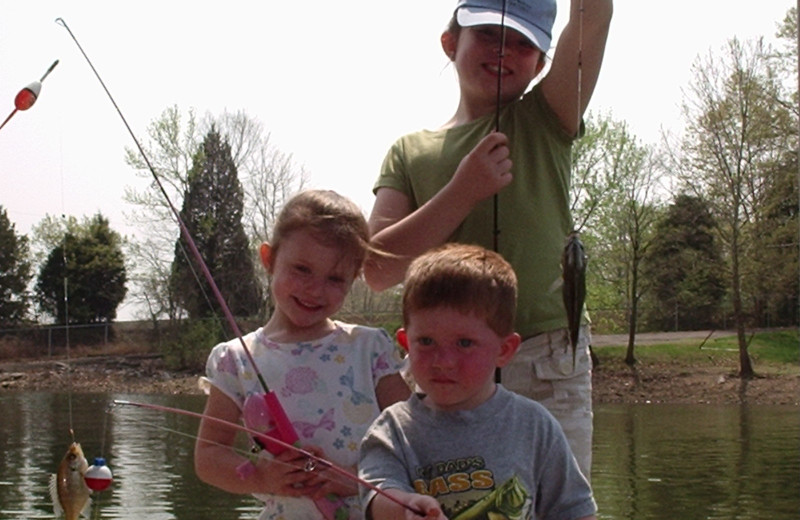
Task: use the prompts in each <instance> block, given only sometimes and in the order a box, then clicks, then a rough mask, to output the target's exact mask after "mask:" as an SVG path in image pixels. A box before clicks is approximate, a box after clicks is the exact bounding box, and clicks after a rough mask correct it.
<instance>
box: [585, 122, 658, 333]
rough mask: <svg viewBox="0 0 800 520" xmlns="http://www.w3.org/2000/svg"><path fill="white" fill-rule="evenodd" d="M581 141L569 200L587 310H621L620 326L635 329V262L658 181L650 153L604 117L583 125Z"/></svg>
mask: <svg viewBox="0 0 800 520" xmlns="http://www.w3.org/2000/svg"><path fill="white" fill-rule="evenodd" d="M586 128H587V130H586V135H587V141H586V142H585V143H582V144H581V145H580V147H579V148H578V149H577V150H576V154H575V164H576V175H575V182H574V184H573V188H572V196H573V197H574V198H576V199H577V200H576V201H574V202H573V205H574V207H575V221H576V223H578V225H583V226H585V228H584V229H582V230H581V231H582V233H583V241H584V244H585V246H586V248H587V251H588V254H587V256H588V257H589V264H588V265H589V267H588V272H587V286H588V287H587V307H588V308H589V309H590V310H591V309H594V308H603V307H620V306H621V307H623V308H625V309H626V316H625V325H626V327H627V329H628V331H630V332H631V334H634V333H635V331H636V328H637V318H638V303H639V301H640V299H641V297H642V294H643V293H644V292H645V291H646V284H644V283H642V280H641V262H642V259H643V257H644V255H645V253H646V251H647V248H648V247H649V244H650V241H651V239H652V229H653V225H654V223H655V220H656V216H657V214H658V193H657V188H658V177H659V172H658V170H657V169H656V168H655V165H654V163H653V158H652V151H651V149H650V148H649V147H647V146H645V145H642V144H641V143H640V142H639V141H638V139H636V137H635V136H633V135H632V134H631V132H630V130H629V129H628V127H627V125H626V124H625V123H624V122H619V121H615V120H613V119H612V118H611V117H610V116H601V117H593V116H591V115H590V117H589V118H588V121H587V123H586Z"/></svg>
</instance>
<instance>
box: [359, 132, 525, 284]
mask: <svg viewBox="0 0 800 520" xmlns="http://www.w3.org/2000/svg"><path fill="white" fill-rule="evenodd" d="M507 145H508V138H507V137H506V136H505V135H504V134H501V133H497V132H495V133H491V134H489V135H487V136H486V137H484V138H483V140H482V141H481V142H480V143H479V144H478V145H477V146H476V147H475V148H474V149H473V150H472V151H471V152H470V153H468V154H467V155H466V156H465V157H464V159H462V160H461V163H459V165H458V168H457V169H456V172H455V174H454V175H453V178H452V179H450V181H449V182H448V183H447V184H446V185H445V187H444V188H442V189H441V190H440V191H439V192H438V193H437V194H436V195H434V196H433V198H432V199H430V200H429V201H427V202H426V203H425V204H423V205H422V206H420V207H419V208H417V209H416V210H415V211H412V210H411V208H412V206H411V201H410V200H409V198H408V196H407V195H406V194H405V193H402V192H400V191H398V190H396V189H392V188H380V189H378V192H377V194H376V198H375V204H374V205H373V207H372V213H371V214H370V217H369V231H370V235H371V236H372V239H371V243H372V245H373V246H374V247H375V248H376V249H377V250H378V251H382V252H385V253H387V254H380V253H378V254H371V255H370V256H369V258H368V259H367V262H366V263H365V265H364V278H365V279H366V281H367V284H368V285H369V286H370V288H372V289H373V290H376V291H382V290H384V289H388V288H389V287H391V286H393V285H395V284H397V283H400V282H402V281H403V276H404V275H405V272H406V269H407V268H408V265H409V264H410V263H411V261H412V260H413V259H414V258H416V257H417V256H419V255H421V254H422V253H424V252H425V251H427V250H428V249H431V248H433V247H436V246H440V245H442V244H444V243H445V242H446V241H447V239H448V238H450V236H451V235H452V234H453V232H454V231H455V230H456V229H457V228H458V226H459V225H460V224H461V222H463V221H464V219H465V218H466V217H467V215H469V213H470V211H472V209H473V208H474V207H475V205H476V204H477V203H478V202H480V201H482V200H484V199H486V198H488V197H490V196H492V195H494V194H495V193H497V192H498V191H500V190H501V189H502V188H504V187H505V186H507V185H508V184H509V183H510V182H511V166H512V164H511V160H510V159H509V158H508V155H509V150H508V146H507Z"/></svg>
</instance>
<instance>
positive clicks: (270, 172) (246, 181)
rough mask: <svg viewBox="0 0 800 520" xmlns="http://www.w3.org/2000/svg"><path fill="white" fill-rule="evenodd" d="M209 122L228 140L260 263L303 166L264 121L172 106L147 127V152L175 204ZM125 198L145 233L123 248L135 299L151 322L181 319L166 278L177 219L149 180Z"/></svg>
mask: <svg viewBox="0 0 800 520" xmlns="http://www.w3.org/2000/svg"><path fill="white" fill-rule="evenodd" d="M212 125H213V126H214V127H215V128H217V129H218V132H219V133H220V135H221V136H223V138H224V139H225V141H226V142H227V143H229V144H230V147H231V156H232V158H233V163H234V165H235V166H236V169H237V172H238V175H239V178H240V179H241V182H242V184H243V185H244V186H245V187H246V191H245V193H244V213H243V221H244V226H245V231H246V232H247V233H248V235H249V237H250V241H251V250H252V251H251V254H252V255H253V259H254V262H256V263H257V256H258V255H257V246H258V244H260V242H262V241H264V240H266V239H267V237H268V236H269V232H270V231H271V225H272V222H273V220H274V217H275V215H276V214H277V212H278V210H279V209H280V208H281V207H282V206H283V203H284V202H285V200H286V199H288V197H289V196H291V195H292V194H293V193H294V192H296V191H297V190H299V189H301V188H302V187H303V185H304V184H305V182H306V173H305V172H304V171H303V170H302V169H300V170H299V171H298V169H297V168H296V166H294V165H293V163H292V159H291V156H290V155H286V154H283V153H282V152H280V151H279V150H277V149H276V148H275V147H274V146H272V145H271V143H270V136H269V134H265V133H264V131H263V128H262V125H261V123H260V122H258V121H257V120H255V119H252V118H250V117H248V116H247V115H246V114H245V113H244V112H242V111H239V112H236V113H232V114H231V113H228V112H225V113H223V114H222V115H221V116H219V117H216V118H214V117H211V116H210V115H206V116H205V118H204V120H203V121H202V122H201V123H198V122H197V119H196V117H195V114H194V111H193V110H189V111H188V114H186V115H182V114H181V112H180V110H179V109H178V107H177V106H172V107H170V108H167V109H166V110H164V112H162V114H161V115H160V116H159V117H158V118H157V119H156V120H154V121H153V122H152V123H151V125H150V126H149V127H148V135H149V138H150V139H149V142H148V143H147V145H146V146H145V150H146V153H147V155H148V158H149V159H150V162H151V164H153V167H154V169H155V170H156V174H157V175H158V176H159V179H161V180H162V183H163V184H164V186H165V190H166V191H167V196H168V197H169V198H170V200H171V201H173V204H175V205H176V207H179V206H180V201H181V199H182V197H183V194H184V193H186V191H187V188H188V178H189V170H190V169H191V166H192V161H193V157H194V155H195V153H196V151H197V149H198V148H199V147H200V146H201V142H202V137H201V136H202V135H203V134H204V133H207V132H208V129H210V128H211V126H212ZM204 129H205V130H204ZM126 153H127V157H126V161H127V162H128V164H130V165H131V166H133V167H134V168H136V169H137V170H138V171H139V174H140V176H143V177H145V178H148V179H151V178H152V172H150V171H149V169H148V168H147V166H146V164H145V163H144V160H143V159H142V158H141V156H140V155H139V152H138V150H131V149H128V150H126ZM126 200H127V201H128V202H130V203H132V204H134V205H135V206H136V207H137V209H136V210H135V211H134V212H133V213H132V214H131V215H130V217H131V218H132V220H133V221H134V222H135V223H138V224H140V227H141V229H143V230H144V232H143V233H142V235H141V236H140V237H138V238H137V240H136V241H135V242H133V243H132V244H131V249H130V250H129V251H128V253H129V255H130V257H131V258H133V259H135V260H136V261H135V266H134V270H133V271H132V277H133V279H134V281H135V287H134V290H133V292H134V294H133V300H134V301H135V302H136V303H137V304H139V306H140V307H141V308H145V309H147V312H148V315H149V316H150V318H151V319H152V320H153V321H154V323H157V319H158V318H159V317H163V316H166V317H168V318H169V319H170V320H173V319H177V318H180V317H181V312H182V311H183V309H182V308H181V306H180V305H178V296H177V295H175V294H173V293H172V290H173V288H174V286H173V285H172V284H171V283H170V282H169V280H170V276H171V272H172V267H171V264H172V261H173V256H174V246H175V237H176V235H177V234H178V232H179V228H178V225H177V223H176V222H175V217H174V215H173V214H172V211H171V210H170V208H169V207H168V205H167V202H166V200H165V197H164V195H163V194H162V193H160V191H159V190H158V189H157V188H156V187H155V186H154V185H152V184H150V185H149V186H148V187H147V188H146V189H144V190H141V191H137V190H134V189H129V190H127V191H126ZM257 273H258V276H259V279H260V280H262V284H263V285H264V286H266V282H265V278H266V275H265V274H261V273H262V270H260V269H259V270H257ZM265 300H268V298H266V299H265ZM264 307H265V306H263V305H262V306H261V307H259V308H264Z"/></svg>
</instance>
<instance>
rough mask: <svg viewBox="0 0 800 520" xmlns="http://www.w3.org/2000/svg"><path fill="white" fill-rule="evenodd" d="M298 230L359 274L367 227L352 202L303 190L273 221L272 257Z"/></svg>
mask: <svg viewBox="0 0 800 520" xmlns="http://www.w3.org/2000/svg"><path fill="white" fill-rule="evenodd" d="M299 230H308V231H310V232H311V234H312V235H313V237H314V238H315V239H316V240H318V241H319V242H320V243H321V244H324V245H326V246H328V247H335V248H337V249H339V250H340V251H341V252H342V257H343V258H344V259H347V260H348V261H349V260H352V261H353V263H354V266H355V272H356V275H357V274H358V273H359V272H360V270H361V268H362V266H363V265H364V260H365V259H366V257H367V253H368V252H369V251H370V245H369V227H368V225H367V221H366V219H365V218H364V214H363V213H362V212H361V209H359V207H358V206H357V205H356V204H355V203H354V202H353V201H351V200H350V199H348V198H347V197H344V196H342V195H339V194H338V193H336V192H335V191H331V190H307V191H303V192H300V193H298V194H297V195H295V196H294V197H292V198H291V199H290V200H289V201H288V202H287V203H286V205H284V206H283V209H281V211H280V213H278V218H277V219H276V220H275V226H274V228H273V230H272V241H271V243H270V247H271V250H272V256H273V257H276V256H277V254H278V251H279V250H280V246H281V243H282V242H283V241H284V240H285V239H286V238H287V237H289V236H290V235H291V234H292V233H294V232H295V231H299Z"/></svg>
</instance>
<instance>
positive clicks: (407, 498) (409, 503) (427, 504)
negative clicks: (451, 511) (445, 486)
mask: <svg viewBox="0 0 800 520" xmlns="http://www.w3.org/2000/svg"><path fill="white" fill-rule="evenodd" d="M384 493H386V494H387V495H391V496H392V497H394V498H395V499H397V502H396V501H395V500H392V499H390V498H389V497H387V496H384V495H382V494H378V495H375V497H374V498H373V499H372V502H370V504H369V506H368V507H369V512H370V514H371V515H372V518H374V519H375V520H395V519H397V518H403V519H404V520H420V519H422V518H424V519H425V520H447V517H446V516H444V513H443V512H442V508H441V506H439V502H438V501H437V500H436V499H435V498H433V497H432V496H428V495H420V494H418V493H409V492H406V491H400V490H399V489H386V490H384ZM398 502H399V503H398ZM400 504H404V505H405V506H406V507H403V506H401V505H400Z"/></svg>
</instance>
